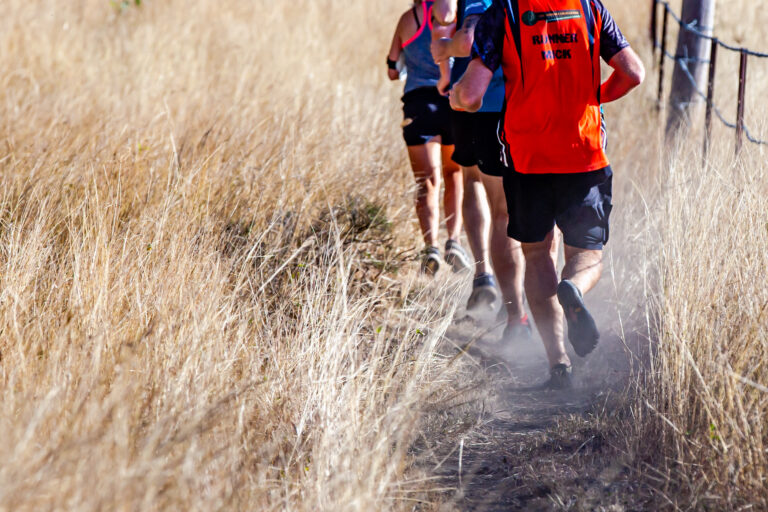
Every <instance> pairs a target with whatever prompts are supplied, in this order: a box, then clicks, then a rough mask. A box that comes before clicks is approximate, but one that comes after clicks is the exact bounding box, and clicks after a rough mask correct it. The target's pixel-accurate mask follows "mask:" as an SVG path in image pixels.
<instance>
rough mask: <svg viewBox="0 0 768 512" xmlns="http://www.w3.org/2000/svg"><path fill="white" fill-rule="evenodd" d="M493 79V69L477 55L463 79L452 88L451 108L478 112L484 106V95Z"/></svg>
mask: <svg viewBox="0 0 768 512" xmlns="http://www.w3.org/2000/svg"><path fill="white" fill-rule="evenodd" d="M491 79H493V71H491V70H490V69H488V68H487V67H486V66H485V64H483V61H482V60H481V59H480V58H479V57H476V58H474V59H472V61H471V62H470V63H469V66H468V67H467V70H466V71H465V72H464V75H463V76H462V77H461V79H460V80H459V81H458V82H456V83H455V84H454V86H453V89H451V96H450V99H451V108H453V109H454V110H466V111H467V112H477V111H478V110H480V107H482V106H483V96H485V91H487V90H488V86H489V85H490V84H491Z"/></svg>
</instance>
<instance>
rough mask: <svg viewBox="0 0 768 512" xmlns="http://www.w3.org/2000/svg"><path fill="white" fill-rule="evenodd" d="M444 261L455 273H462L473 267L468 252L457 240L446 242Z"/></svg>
mask: <svg viewBox="0 0 768 512" xmlns="http://www.w3.org/2000/svg"><path fill="white" fill-rule="evenodd" d="M443 259H444V260H445V262H446V263H447V264H449V265H450V266H451V267H453V271H454V272H462V271H464V270H469V269H470V268H471V267H472V264H471V262H470V260H469V255H467V251H465V250H464V248H463V247H462V246H461V245H459V243H458V242H457V241H456V240H448V241H447V242H445V257H444V258H443Z"/></svg>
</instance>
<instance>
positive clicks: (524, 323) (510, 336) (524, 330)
mask: <svg viewBox="0 0 768 512" xmlns="http://www.w3.org/2000/svg"><path fill="white" fill-rule="evenodd" d="M501 341H502V342H503V343H528V342H532V341H533V332H532V331H531V324H529V323H528V315H526V316H525V317H524V318H523V319H522V320H521V321H520V322H519V323H516V324H507V326H506V327H505V328H504V334H502V335H501Z"/></svg>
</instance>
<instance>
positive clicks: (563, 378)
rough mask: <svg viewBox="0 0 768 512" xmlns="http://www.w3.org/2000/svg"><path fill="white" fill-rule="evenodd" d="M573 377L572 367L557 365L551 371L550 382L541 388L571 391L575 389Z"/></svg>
mask: <svg viewBox="0 0 768 512" xmlns="http://www.w3.org/2000/svg"><path fill="white" fill-rule="evenodd" d="M572 375H573V369H572V368H571V367H570V366H566V365H564V364H556V365H555V366H553V367H552V368H551V369H550V370H549V380H548V381H547V382H545V383H544V384H543V385H542V386H541V388H542V389H553V390H558V389H571V388H572V387H573V381H572V380H571V376H572Z"/></svg>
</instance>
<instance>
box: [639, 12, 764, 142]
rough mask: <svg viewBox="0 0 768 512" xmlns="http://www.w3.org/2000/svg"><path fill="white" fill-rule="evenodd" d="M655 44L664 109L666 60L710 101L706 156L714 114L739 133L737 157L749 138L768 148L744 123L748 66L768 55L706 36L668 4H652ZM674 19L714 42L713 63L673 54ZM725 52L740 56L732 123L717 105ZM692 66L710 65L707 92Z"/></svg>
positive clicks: (689, 29)
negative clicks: (751, 60) (719, 60)
mask: <svg viewBox="0 0 768 512" xmlns="http://www.w3.org/2000/svg"><path fill="white" fill-rule="evenodd" d="M651 1H652V7H651V40H652V42H653V51H654V56H655V55H656V50H657V49H658V50H659V88H658V102H659V105H661V102H662V100H663V99H664V63H665V61H666V59H670V60H673V61H675V62H676V63H677V64H678V65H679V67H680V69H681V70H682V71H683V74H684V75H685V76H686V77H687V79H688V80H689V81H690V82H691V86H692V87H693V90H694V91H695V92H696V94H697V95H698V96H700V97H701V98H703V99H704V100H705V101H706V115H705V121H704V122H705V135H704V155H705V157H706V155H707V153H708V152H709V145H710V141H711V138H712V117H713V114H714V115H715V116H716V117H717V118H718V119H719V120H720V122H721V123H723V125H725V126H727V127H728V128H731V129H733V130H736V154H737V155H738V153H739V152H740V151H741V148H742V145H743V140H744V138H746V139H747V140H748V141H749V142H751V143H753V144H757V145H759V146H768V141H766V140H761V139H758V138H757V137H755V136H754V135H753V134H752V132H750V130H749V128H747V126H746V124H745V123H744V107H745V96H746V89H747V64H748V59H749V58H750V57H753V58H757V59H768V53H761V52H756V51H753V50H750V49H748V48H739V47H736V46H732V45H729V44H726V43H724V42H722V41H721V40H720V39H718V38H717V37H715V36H712V35H709V34H707V33H705V32H702V31H701V30H700V29H699V26H698V25H697V23H696V22H693V23H685V22H684V21H683V19H682V18H681V17H680V16H678V15H677V14H675V12H674V11H673V10H672V8H671V7H670V5H669V2H666V1H664V0H651ZM659 5H661V6H663V14H662V28H661V40H660V41H659V39H658V32H659V30H658V23H659ZM670 19H672V20H673V21H674V22H675V23H677V25H678V26H679V27H680V30H685V31H687V32H689V33H691V34H694V35H696V36H697V37H699V38H701V39H704V40H707V41H709V42H710V58H709V60H702V59H699V58H698V57H688V56H680V55H672V54H671V53H669V51H668V49H667V47H668V43H669V22H670ZM719 48H722V49H724V50H728V51H731V52H735V53H739V54H740V63H739V95H738V103H737V109H736V122H730V121H728V120H727V119H726V117H725V115H723V113H722V111H721V110H720V109H719V108H718V107H717V105H715V103H714V96H715V73H716V70H717V53H718V49H719ZM691 62H695V63H702V64H709V76H708V82H707V90H706V92H705V91H702V90H701V89H700V88H699V84H698V81H697V80H696V78H695V77H694V76H693V73H692V72H691V70H690V68H689V67H688V66H689V64H690V63H691Z"/></svg>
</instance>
